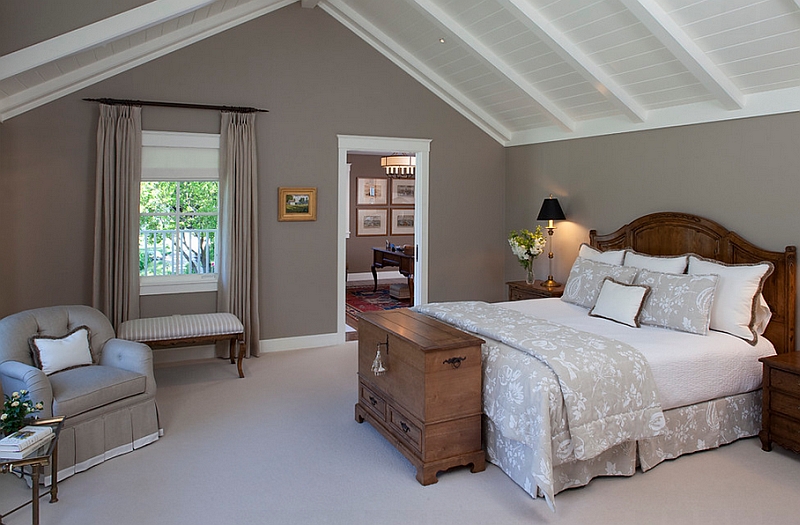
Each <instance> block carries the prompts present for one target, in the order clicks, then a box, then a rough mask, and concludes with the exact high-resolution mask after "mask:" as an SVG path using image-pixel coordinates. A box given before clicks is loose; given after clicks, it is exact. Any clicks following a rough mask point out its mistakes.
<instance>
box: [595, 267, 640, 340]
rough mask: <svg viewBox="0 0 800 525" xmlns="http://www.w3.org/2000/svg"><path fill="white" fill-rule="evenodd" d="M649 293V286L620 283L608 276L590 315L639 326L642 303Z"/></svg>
mask: <svg viewBox="0 0 800 525" xmlns="http://www.w3.org/2000/svg"><path fill="white" fill-rule="evenodd" d="M649 293H650V287H649V286H640V285H636V284H623V283H618V282H617V281H615V280H614V279H612V278H611V277H606V278H605V279H603V285H602V286H601V287H600V293H599V294H597V301H596V302H595V303H594V306H593V307H592V309H591V310H589V315H591V316H592V317H602V318H603V319H608V320H609V321H614V322H617V323H620V324H624V325H627V326H630V327H632V328H639V316H640V314H641V313H642V305H644V301H645V298H646V297H647V295H648V294H649Z"/></svg>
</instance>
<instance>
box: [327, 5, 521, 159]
mask: <svg viewBox="0 0 800 525" xmlns="http://www.w3.org/2000/svg"><path fill="white" fill-rule="evenodd" d="M319 7H320V8H321V9H322V10H323V11H325V12H326V13H328V14H329V15H331V16H332V17H333V18H334V19H336V20H338V21H339V22H340V23H341V24H343V25H344V26H345V27H347V28H348V29H350V30H351V31H352V32H353V33H355V34H356V35H357V36H358V37H360V38H361V39H362V40H364V41H365V42H367V43H368V44H369V45H371V46H372V47H373V48H375V49H376V50H377V51H378V52H379V53H381V54H382V55H384V56H385V57H386V58H388V59H389V60H391V61H392V62H393V63H394V64H395V65H396V66H397V67H399V68H400V69H402V70H403V71H405V72H406V73H408V74H409V75H411V77H412V78H414V79H415V80H417V81H418V82H419V83H420V84H422V85H423V86H425V87H426V88H427V89H429V90H430V91H431V92H432V93H433V94H435V95H436V96H438V97H439V98H441V99H442V100H444V101H445V102H446V103H447V104H449V105H450V106H451V107H453V108H454V109H455V110H456V111H458V112H459V113H461V114H462V115H463V116H464V117H465V118H466V119H468V120H469V121H470V122H472V123H473V124H475V125H476V126H478V127H479V128H480V129H482V130H483V131H484V132H486V134H488V135H489V136H490V137H492V138H493V139H495V140H496V141H497V142H499V143H500V144H503V145H506V144H507V143H508V142H509V141H510V140H511V136H512V133H511V131H510V130H509V129H508V128H506V127H505V126H504V125H503V124H501V123H500V122H499V121H498V120H497V119H495V118H494V117H493V116H492V115H490V114H489V113H487V112H486V111H485V110H484V109H482V108H481V107H480V106H478V105H477V104H475V102H473V101H472V100H470V99H469V98H467V97H466V96H465V95H464V94H463V93H461V92H460V91H459V90H458V89H456V88H455V86H453V85H452V84H450V83H449V82H448V81H447V80H445V79H444V78H442V77H441V76H440V75H439V74H438V73H436V72H435V71H433V70H432V69H431V68H429V67H428V66H426V65H425V64H424V63H423V62H421V61H420V60H419V59H418V58H416V57H415V56H414V55H412V54H411V53H409V52H408V51H407V50H405V49H404V48H403V47H402V46H401V45H400V44H398V43H397V42H396V41H394V40H393V39H392V38H390V37H389V36H388V35H386V33H384V32H383V31H381V30H380V29H378V28H377V27H376V26H375V25H374V24H372V23H371V22H370V21H369V20H367V19H366V18H364V17H363V16H362V15H360V14H359V13H358V12H356V11H355V10H354V9H353V8H352V7H350V6H348V5H347V4H346V3H345V2H344V0H327V1H325V2H322V3H321V4H320V5H319Z"/></svg>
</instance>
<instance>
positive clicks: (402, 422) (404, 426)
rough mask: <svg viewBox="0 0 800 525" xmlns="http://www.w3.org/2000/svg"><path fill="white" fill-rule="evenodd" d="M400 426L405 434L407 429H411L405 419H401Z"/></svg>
mask: <svg viewBox="0 0 800 525" xmlns="http://www.w3.org/2000/svg"><path fill="white" fill-rule="evenodd" d="M400 428H402V429H403V432H405V433H406V434H408V431H409V430H411V427H409V426H408V425H406V422H405V421H401V422H400Z"/></svg>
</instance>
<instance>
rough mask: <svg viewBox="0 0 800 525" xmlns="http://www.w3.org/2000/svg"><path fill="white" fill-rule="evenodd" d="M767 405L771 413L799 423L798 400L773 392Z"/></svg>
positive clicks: (799, 402) (799, 407)
mask: <svg viewBox="0 0 800 525" xmlns="http://www.w3.org/2000/svg"><path fill="white" fill-rule="evenodd" d="M769 403H770V408H771V409H772V411H773V412H775V413H778V414H782V415H786V416H789V417H793V418H795V419H797V420H798V421H800V398H797V397H794V396H787V395H786V394H783V393H781V392H777V391H773V392H772V394H771V395H770V402H769Z"/></svg>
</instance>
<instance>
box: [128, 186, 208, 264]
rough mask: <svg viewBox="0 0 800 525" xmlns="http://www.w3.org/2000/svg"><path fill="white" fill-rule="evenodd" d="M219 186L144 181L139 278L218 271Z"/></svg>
mask: <svg viewBox="0 0 800 525" xmlns="http://www.w3.org/2000/svg"><path fill="white" fill-rule="evenodd" d="M218 200H219V183H218V182H216V181H180V182H178V181H145V182H142V184H141V197H140V200H139V203H140V204H139V213H140V222H139V231H140V234H139V274H140V275H173V274H195V273H208V272H213V271H214V257H215V247H216V231H217V226H218V207H219V205H218Z"/></svg>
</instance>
